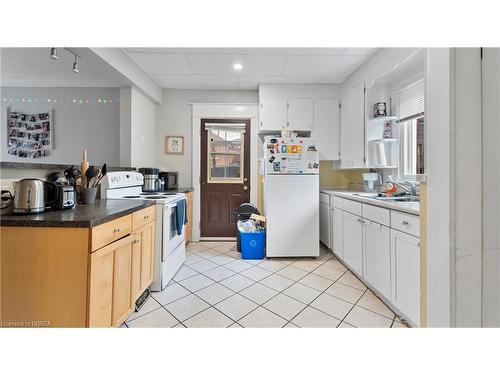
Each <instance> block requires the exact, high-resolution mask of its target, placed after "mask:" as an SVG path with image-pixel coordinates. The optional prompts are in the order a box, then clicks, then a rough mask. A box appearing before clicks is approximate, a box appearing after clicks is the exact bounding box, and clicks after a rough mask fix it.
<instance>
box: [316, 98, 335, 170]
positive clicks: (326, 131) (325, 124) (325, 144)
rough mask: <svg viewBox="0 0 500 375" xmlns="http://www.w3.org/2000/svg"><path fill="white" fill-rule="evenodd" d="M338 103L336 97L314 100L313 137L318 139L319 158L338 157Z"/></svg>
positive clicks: (333, 158) (331, 158) (330, 158)
mask: <svg viewBox="0 0 500 375" xmlns="http://www.w3.org/2000/svg"><path fill="white" fill-rule="evenodd" d="M339 105H340V104H339V101H338V100H337V99H316V100H314V131H313V137H314V138H315V139H316V140H317V141H318V145H319V160H338V159H339V153H340V149H339V144H340V140H339V132H340V113H339Z"/></svg>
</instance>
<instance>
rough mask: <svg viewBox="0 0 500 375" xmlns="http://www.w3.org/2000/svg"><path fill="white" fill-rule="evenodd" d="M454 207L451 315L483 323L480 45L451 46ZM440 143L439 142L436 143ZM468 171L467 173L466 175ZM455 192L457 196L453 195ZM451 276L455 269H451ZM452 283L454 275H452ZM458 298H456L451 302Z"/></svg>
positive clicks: (461, 322)
mask: <svg viewBox="0 0 500 375" xmlns="http://www.w3.org/2000/svg"><path fill="white" fill-rule="evenodd" d="M452 57H453V62H454V64H453V70H452V78H453V82H454V84H453V91H454V95H453V100H454V102H453V107H452V108H453V113H454V131H453V132H452V134H451V135H450V136H451V137H452V139H454V147H453V146H452V149H451V152H452V158H454V165H453V164H452V166H451V167H452V168H454V170H453V179H452V184H451V186H452V188H453V189H454V194H452V199H453V200H452V205H453V206H454V215H453V216H454V220H453V221H452V225H453V226H454V227H453V229H452V233H453V234H454V242H455V244H454V252H452V255H453V254H454V256H455V262H454V264H453V263H452V266H454V267H455V270H454V285H452V291H453V287H454V290H455V291H454V293H452V306H453V309H452V310H454V311H455V314H454V316H452V319H454V320H455V326H457V327H480V326H481V282H482V275H481V273H482V270H481V268H482V267H481V262H482V207H481V206H482V204H481V202H482V197H481V194H479V192H480V191H481V189H482V181H481V174H482V150H481V148H482V145H481V142H482V140H481V55H480V48H455V49H453V55H452ZM436 145H437V143H436ZM464 171H467V173H463V172H464ZM453 195H454V198H453ZM452 275H453V272H452ZM452 282H453V278H452ZM453 298H454V300H453Z"/></svg>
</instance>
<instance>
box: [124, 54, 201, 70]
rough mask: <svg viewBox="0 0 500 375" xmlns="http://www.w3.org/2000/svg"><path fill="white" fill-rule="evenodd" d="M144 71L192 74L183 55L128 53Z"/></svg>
mask: <svg viewBox="0 0 500 375" xmlns="http://www.w3.org/2000/svg"><path fill="white" fill-rule="evenodd" d="M128 55H129V56H130V58H131V59H132V60H133V61H134V62H135V63H136V64H137V65H139V66H140V67H141V68H142V69H143V70H144V71H145V72H146V73H153V74H155V73H161V74H192V73H193V72H192V70H191V67H190V66H189V64H188V62H187V61H186V59H185V57H184V55H178V54H177V55H175V54H162V53H144V52H134V53H129V54H128Z"/></svg>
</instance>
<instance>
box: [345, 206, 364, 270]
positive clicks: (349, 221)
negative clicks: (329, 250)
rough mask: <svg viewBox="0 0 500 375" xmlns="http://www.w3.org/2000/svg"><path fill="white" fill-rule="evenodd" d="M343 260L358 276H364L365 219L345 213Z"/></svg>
mask: <svg viewBox="0 0 500 375" xmlns="http://www.w3.org/2000/svg"><path fill="white" fill-rule="evenodd" d="M342 219H343V220H342V230H343V231H342V232H343V236H342V237H343V260H344V262H346V263H347V264H348V265H349V266H350V267H351V268H352V270H353V271H354V272H356V273H357V274H358V275H362V274H363V219H361V217H359V216H357V215H353V214H351V213H349V212H345V211H344V213H343V215H342Z"/></svg>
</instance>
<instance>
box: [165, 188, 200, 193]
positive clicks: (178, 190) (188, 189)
mask: <svg viewBox="0 0 500 375" xmlns="http://www.w3.org/2000/svg"><path fill="white" fill-rule="evenodd" d="M167 191H168V192H169V193H170V192H171V193H190V192H192V191H194V188H193V187H180V188H177V189H170V190H167Z"/></svg>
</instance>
